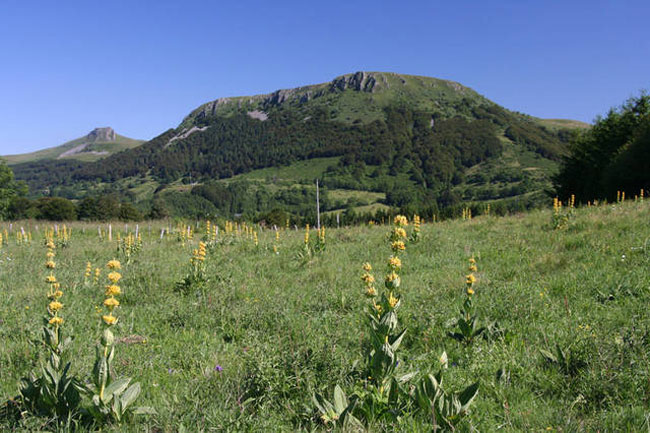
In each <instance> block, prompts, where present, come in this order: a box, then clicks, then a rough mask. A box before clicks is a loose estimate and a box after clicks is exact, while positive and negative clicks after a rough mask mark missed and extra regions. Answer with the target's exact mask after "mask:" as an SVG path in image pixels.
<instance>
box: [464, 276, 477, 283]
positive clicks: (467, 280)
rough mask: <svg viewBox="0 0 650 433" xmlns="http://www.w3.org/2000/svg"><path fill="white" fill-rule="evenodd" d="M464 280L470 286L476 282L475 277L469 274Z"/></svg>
mask: <svg viewBox="0 0 650 433" xmlns="http://www.w3.org/2000/svg"><path fill="white" fill-rule="evenodd" d="M466 278H467V279H466V280H465V282H466V283H467V284H468V285H470V286H471V285H472V284H474V283H475V282H476V277H475V276H474V274H469V275H467V277H466Z"/></svg>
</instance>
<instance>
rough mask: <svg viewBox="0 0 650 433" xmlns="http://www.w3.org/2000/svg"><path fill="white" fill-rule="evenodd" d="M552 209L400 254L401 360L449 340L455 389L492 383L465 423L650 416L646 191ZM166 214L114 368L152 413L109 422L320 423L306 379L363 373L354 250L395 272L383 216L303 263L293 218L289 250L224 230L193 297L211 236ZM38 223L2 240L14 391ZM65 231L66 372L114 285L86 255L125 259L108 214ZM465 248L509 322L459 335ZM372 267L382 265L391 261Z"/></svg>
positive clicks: (323, 387)
mask: <svg viewBox="0 0 650 433" xmlns="http://www.w3.org/2000/svg"><path fill="white" fill-rule="evenodd" d="M550 219H551V212H550V211H549V210H545V211H536V212H533V213H530V214H526V215H515V216H511V217H505V218H494V217H478V218H474V219H473V220H471V221H446V222H443V223H438V224H425V225H423V227H422V240H421V241H420V242H419V243H417V244H408V245H407V250H406V253H405V255H404V257H403V264H404V268H403V273H402V278H403V282H402V287H403V293H404V300H403V302H404V304H403V306H402V308H401V310H400V321H401V322H402V324H403V325H404V326H406V327H407V329H408V330H407V334H406V338H405V340H404V342H403V343H402V346H401V347H400V350H401V351H402V352H401V353H402V354H403V358H402V361H401V366H400V368H401V369H402V371H404V372H408V371H414V370H419V371H420V372H422V373H428V372H433V371H434V370H435V369H436V368H437V362H438V361H437V360H438V358H439V356H440V354H441V353H442V351H443V350H445V351H446V352H447V353H448V355H449V365H450V367H449V370H448V372H447V373H446V374H447V378H448V380H449V383H448V386H449V388H450V389H459V388H460V387H462V386H464V385H468V384H469V383H471V382H473V381H475V380H480V383H481V385H480V391H479V396H478V398H477V400H476V401H475V403H474V405H473V406H472V409H471V414H470V416H469V420H470V421H469V423H468V424H467V425H465V427H464V431H468V430H470V428H474V431H481V432H483V431H505V432H542V431H547V429H548V428H550V429H551V430H550V431H575V432H582V431H584V432H588V431H597V430H600V431H631V432H636V431H645V430H647V428H648V425H647V419H648V416H649V414H650V407H649V403H648V396H649V395H650V369H649V368H648V359H649V357H650V344H649V343H648V340H649V337H648V336H649V335H650V318H649V316H648V313H647V305H648V302H649V301H650V273H649V272H648V269H649V266H650V206H649V205H648V204H647V203H646V204H640V203H636V204H635V203H626V204H623V205H608V206H603V207H599V208H588V209H587V208H583V209H578V210H577V211H576V216H575V218H574V219H573V220H572V221H571V224H570V226H569V228H568V229H567V230H564V231H551V230H549V229H548V228H547V226H548V225H549V222H550ZM21 225H22V226H24V227H25V229H26V230H28V231H31V233H32V234H33V236H34V242H33V243H32V244H31V245H16V244H15V240H14V239H15V232H16V230H19V229H20V226H21ZM36 225H38V230H37V229H36ZM163 226H164V227H167V226H168V224H167V223H160V222H159V223H151V224H150V223H148V222H144V223H140V224H139V230H140V232H141V234H142V236H143V242H144V246H143V250H142V252H141V253H140V254H139V255H138V256H136V258H135V259H134V261H133V262H132V263H130V264H128V265H127V264H125V265H124V266H123V270H122V274H123V280H122V281H121V283H122V284H121V286H122V288H123V293H124V295H123V296H122V298H121V299H120V300H121V302H122V305H121V306H120V308H119V309H118V310H117V315H118V316H119V317H120V322H119V323H118V325H117V326H116V329H115V331H116V335H117V336H118V337H119V338H122V339H123V340H122V342H121V343H119V344H118V346H117V353H118V355H117V360H116V362H115V363H114V366H115V369H116V370H117V371H116V373H117V374H118V375H120V376H122V375H124V376H131V377H133V378H134V380H138V381H140V382H141V384H142V386H143V395H142V396H141V400H140V401H139V402H138V404H142V405H146V406H152V407H154V408H155V409H156V410H157V411H158V415H155V416H151V417H148V418H139V419H136V420H135V421H134V422H132V423H129V424H127V425H125V426H116V427H113V428H112V429H109V430H111V431H154V430H155V431H169V432H171V431H178V430H180V429H181V425H182V426H183V427H184V428H185V429H186V430H187V431H211V430H216V431H260V432H262V431H312V430H324V428H323V426H322V425H321V424H320V423H319V421H318V419H317V417H316V413H315V412H314V411H313V405H312V403H311V395H312V392H314V391H318V392H323V393H325V394H327V395H331V392H332V390H333V388H334V385H335V384H337V383H338V384H340V385H341V386H343V387H346V388H348V389H349V388H350V387H352V386H353V385H354V383H355V382H356V381H357V380H358V378H357V377H356V376H355V374H356V372H357V370H356V369H355V368H354V367H353V365H354V361H355V360H360V359H361V357H362V347H363V338H364V335H362V334H361V333H360V330H361V329H364V328H363V326H361V324H362V323H363V321H364V320H365V318H364V313H365V308H366V305H367V302H368V301H367V300H366V299H365V298H364V297H363V295H362V290H363V289H362V283H361V281H360V279H359V277H360V275H361V264H362V263H363V262H365V261H370V262H372V263H373V264H374V265H375V268H376V269H379V270H380V269H382V268H383V265H384V261H385V260H386V257H387V253H388V248H387V246H386V233H387V232H388V228H387V227H383V226H375V227H353V228H341V229H339V230H337V229H331V230H328V232H327V249H326V250H325V252H323V253H322V254H320V255H316V256H314V257H313V258H312V259H310V260H308V261H304V262H303V261H299V260H298V259H297V258H296V253H297V252H298V250H299V249H300V248H301V245H302V242H303V232H302V231H301V230H298V231H294V230H290V231H283V232H281V234H280V241H279V242H278V250H279V254H277V255H276V254H274V253H273V249H272V245H273V244H274V239H275V236H274V234H273V233H272V232H270V231H262V232H261V234H260V237H259V247H257V248H256V247H255V246H254V245H253V241H252V240H250V239H243V238H242V239H234V240H233V241H232V242H230V241H229V242H224V243H220V244H219V245H218V246H217V247H216V248H214V249H213V250H211V251H209V252H208V257H207V259H206V266H207V272H208V275H209V278H210V281H209V283H208V285H207V286H206V289H205V291H204V292H203V293H197V294H193V295H185V296H183V295H181V294H179V293H177V292H175V291H174V287H175V284H176V282H178V281H179V280H180V279H181V278H183V276H184V275H185V274H186V273H187V267H188V263H189V258H190V256H191V249H192V248H195V247H196V243H197V238H198V236H200V235H197V236H196V237H195V239H194V241H192V242H190V243H187V242H186V243H185V244H184V245H183V243H182V242H180V241H178V240H177V238H176V236H175V235H169V236H165V237H164V238H163V239H162V240H161V239H160V229H161V228H162V227H163ZM100 227H101V228H102V229H104V230H105V229H106V228H107V225H106V224H102V225H101V226H100ZM4 228H7V229H9V225H8V224H6V223H5V224H3V225H2V227H0V229H4ZM44 228H45V226H44V224H43V223H33V222H31V223H25V222H22V223H20V222H19V223H14V224H13V232H11V233H10V241H9V245H4V246H3V247H2V249H1V250H0V338H2V342H3V344H2V347H1V348H0V377H1V378H2V380H0V399H2V400H3V401H4V400H6V399H8V398H10V397H13V396H15V395H16V393H17V389H18V379H19V378H20V377H21V376H24V375H26V374H27V373H28V372H29V371H30V370H33V369H35V368H38V366H39V365H40V363H41V362H42V350H41V349H40V348H39V347H38V346H36V345H34V344H33V343H32V341H34V340H35V339H38V332H39V330H40V326H41V318H42V316H43V315H44V314H45V305H46V302H47V301H46V299H45V292H46V287H45V284H44V283H43V277H44V276H45V275H46V269H45V267H44V261H45V247H44V246H43V243H42V235H43V230H44ZM72 228H73V233H72V240H71V244H70V246H69V247H68V248H60V249H58V250H57V258H56V259H57V269H56V275H57V278H58V279H59V280H60V281H61V282H62V283H63V288H64V292H65V295H64V296H63V298H62V302H63V303H64V304H65V307H64V309H63V313H62V314H63V317H65V319H66V323H65V329H66V332H67V333H69V334H74V335H75V340H74V342H73V344H72V346H71V349H70V350H71V352H72V355H73V370H74V372H75V373H76V374H79V375H81V376H84V377H87V376H88V375H89V373H90V370H91V368H92V360H93V358H94V352H93V351H92V350H91V349H90V347H89V342H91V341H95V340H96V339H97V338H98V337H99V334H98V332H99V329H100V327H99V313H98V312H97V310H96V307H98V308H101V305H100V303H101V301H102V299H103V287H102V286H103V283H102V284H101V285H95V284H93V283H91V284H84V276H83V275H84V268H85V265H86V262H87V261H90V262H91V263H92V266H93V268H94V267H102V268H104V267H105V264H106V262H107V261H108V260H109V259H112V258H114V257H116V256H117V253H116V243H115V241H113V242H110V243H109V242H107V241H104V242H101V241H99V239H98V235H97V228H98V225H97V224H82V223H77V224H74V225H73V226H72ZM112 228H113V236H114V237H116V236H117V233H118V232H120V231H121V232H122V234H121V235H122V236H123V235H124V231H125V226H124V225H123V224H113V226H112ZM134 228H135V224H129V226H128V229H129V230H133V229H134ZM221 232H222V233H221V234H222V235H223V228H221ZM197 233H201V228H199V229H198V230H197ZM314 236H315V234H314ZM471 256H474V257H475V258H476V259H477V264H478V272H477V273H476V275H477V278H478V282H477V283H476V286H475V287H476V295H475V296H476V298H475V304H476V306H477V312H478V314H479V316H480V317H481V318H482V320H485V321H486V323H487V322H498V327H499V329H501V330H502V331H503V333H502V334H501V335H498V333H497V334H491V335H492V338H490V339H486V340H478V341H476V342H475V343H474V345H473V346H470V347H464V346H463V345H462V344H460V343H458V342H456V341H455V340H452V339H451V338H449V337H448V336H447V332H448V331H450V330H451V329H452V327H453V322H452V320H453V319H454V318H455V317H457V315H458V309H459V307H460V303H461V302H462V299H463V290H464V276H465V273H466V263H467V258H469V257H471ZM105 273H106V270H105V268H104V270H103V272H102V278H104V277H105ZM377 276H378V278H383V277H382V276H381V271H378V273H377ZM102 281H103V280H102ZM26 307H29V309H27V308H26ZM556 345H559V346H560V347H561V348H562V349H563V350H564V351H565V352H567V353H570V354H571V362H570V363H569V365H568V367H567V368H566V369H565V368H564V367H561V366H559V365H558V364H557V363H552V362H549V361H548V360H546V358H545V357H544V356H543V355H542V354H541V352H540V350H547V351H555V348H556ZM217 366H220V367H221V368H222V369H223V370H222V371H218V370H219V369H217V368H216V367H217ZM499 370H501V371H502V372H503V373H502V374H500V375H497V372H498V371H499ZM42 424H43V423H42V420H34V419H26V420H24V421H20V422H18V424H11V423H10V422H9V421H7V420H3V421H0V428H2V429H6V430H10V429H12V428H15V429H18V430H35V429H40V428H42ZM368 428H369V430H370V431H387V432H388V431H391V432H392V431H431V424H430V422H429V421H428V420H426V419H422V418H416V419H415V418H409V417H408V416H407V417H406V418H405V419H404V420H403V421H402V423H401V424H397V425H371V426H369V427H368Z"/></svg>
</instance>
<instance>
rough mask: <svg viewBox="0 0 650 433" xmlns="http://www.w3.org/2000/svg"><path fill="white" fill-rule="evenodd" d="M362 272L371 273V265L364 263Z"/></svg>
mask: <svg viewBox="0 0 650 433" xmlns="http://www.w3.org/2000/svg"><path fill="white" fill-rule="evenodd" d="M363 270H364V271H366V272H370V271H372V265H371V264H370V263H368V262H366V263H364V264H363Z"/></svg>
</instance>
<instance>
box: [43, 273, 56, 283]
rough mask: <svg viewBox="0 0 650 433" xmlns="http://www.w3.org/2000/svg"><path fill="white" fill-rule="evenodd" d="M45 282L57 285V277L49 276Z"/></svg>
mask: <svg viewBox="0 0 650 433" xmlns="http://www.w3.org/2000/svg"><path fill="white" fill-rule="evenodd" d="M45 282H46V283H50V284H54V283H56V277H55V276H54V275H48V276H47V277H45Z"/></svg>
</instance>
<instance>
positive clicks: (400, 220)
mask: <svg viewBox="0 0 650 433" xmlns="http://www.w3.org/2000/svg"><path fill="white" fill-rule="evenodd" d="M393 223H394V224H395V225H396V226H400V227H403V226H407V225H408V219H406V217H405V216H404V215H397V216H396V217H395V220H394V221H393Z"/></svg>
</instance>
